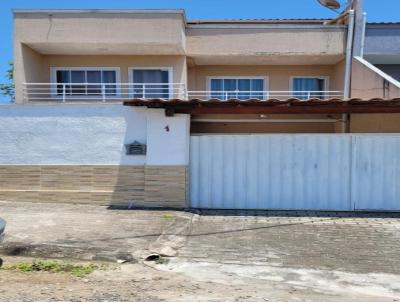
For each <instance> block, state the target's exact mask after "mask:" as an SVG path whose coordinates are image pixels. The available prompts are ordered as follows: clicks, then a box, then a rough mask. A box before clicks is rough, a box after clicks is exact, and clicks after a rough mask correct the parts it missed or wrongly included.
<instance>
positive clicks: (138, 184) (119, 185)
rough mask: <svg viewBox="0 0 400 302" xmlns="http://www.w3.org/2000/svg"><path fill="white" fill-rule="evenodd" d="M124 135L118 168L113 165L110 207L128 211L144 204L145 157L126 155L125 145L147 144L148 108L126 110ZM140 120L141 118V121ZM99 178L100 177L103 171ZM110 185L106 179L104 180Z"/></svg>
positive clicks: (110, 175) (110, 173)
mask: <svg viewBox="0 0 400 302" xmlns="http://www.w3.org/2000/svg"><path fill="white" fill-rule="evenodd" d="M122 111H123V115H124V116H123V118H124V121H125V134H124V135H123V136H122V140H121V141H120V142H119V143H120V152H121V153H120V154H121V157H120V161H119V165H115V166H110V167H108V168H109V173H108V174H109V179H108V181H109V182H108V184H109V185H110V187H109V188H108V189H109V190H111V191H112V193H111V196H110V199H109V208H111V209H128V208H132V207H133V206H135V205H138V204H139V205H141V204H143V202H144V194H145V163H146V155H134V154H127V148H126V145H128V144H132V143H134V142H139V143H141V144H146V143H147V142H146V140H147V138H146V135H147V117H146V109H144V108H131V107H123V110H122ZM139 117H140V118H139ZM98 177H101V172H100V173H99V175H98ZM103 181H104V183H107V180H106V179H104V180H103Z"/></svg>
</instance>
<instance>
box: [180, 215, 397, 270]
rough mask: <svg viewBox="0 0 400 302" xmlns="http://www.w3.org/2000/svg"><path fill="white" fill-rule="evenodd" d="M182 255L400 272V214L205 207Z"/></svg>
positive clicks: (196, 258)
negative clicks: (206, 208) (229, 210)
mask: <svg viewBox="0 0 400 302" xmlns="http://www.w3.org/2000/svg"><path fill="white" fill-rule="evenodd" d="M222 214H224V215H222ZM257 214H258V215H259V216H253V215H257ZM328 215H329V216H328ZM179 257H181V258H190V259H191V260H194V261H207V262H215V263H231V264H242V265H243V264H248V265H249V264H260V265H271V266H275V267H290V268H305V269H326V270H338V271H346V272H352V273H391V274H400V214H398V213H397V214H395V213H394V214H384V213H382V214H379V213H376V214H362V213H354V214H346V213H336V214H332V213H330V214H329V213H310V212H304V213H302V212H280V213H279V212H270V213H268V212H245V211H239V212H225V213H221V212H218V211H203V212H202V215H199V216H197V219H194V220H193V226H192V232H191V234H190V235H189V236H188V237H187V240H186V244H185V246H184V247H183V248H182V249H180V250H179Z"/></svg>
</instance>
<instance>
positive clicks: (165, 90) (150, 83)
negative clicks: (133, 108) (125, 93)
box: [130, 68, 171, 99]
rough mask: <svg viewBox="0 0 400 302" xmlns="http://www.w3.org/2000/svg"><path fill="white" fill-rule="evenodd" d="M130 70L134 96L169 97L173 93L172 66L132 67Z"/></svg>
mask: <svg viewBox="0 0 400 302" xmlns="http://www.w3.org/2000/svg"><path fill="white" fill-rule="evenodd" d="M130 72H131V75H130V77H131V79H132V83H131V85H132V88H133V89H132V90H133V91H132V92H133V97H134V98H149V99H156V98H161V99H167V98H169V96H170V94H171V91H170V90H171V79H170V78H171V69H170V68H160V69H156V68H154V69H153V68H132V69H131V71H130Z"/></svg>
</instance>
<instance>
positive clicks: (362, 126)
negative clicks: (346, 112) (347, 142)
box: [350, 113, 400, 133]
mask: <svg viewBox="0 0 400 302" xmlns="http://www.w3.org/2000/svg"><path fill="white" fill-rule="evenodd" d="M350 132H351V133H400V114H399V113H384V114H383V113H381V114H378V113H375V114H352V115H351V118H350Z"/></svg>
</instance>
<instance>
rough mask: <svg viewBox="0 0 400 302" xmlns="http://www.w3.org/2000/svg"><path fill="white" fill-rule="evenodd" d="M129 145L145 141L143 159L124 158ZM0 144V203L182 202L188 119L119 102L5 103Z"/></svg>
mask: <svg viewBox="0 0 400 302" xmlns="http://www.w3.org/2000/svg"><path fill="white" fill-rule="evenodd" d="M167 130H168V131H167ZM135 140H137V141H139V142H143V143H146V144H147V150H148V151H147V154H146V155H126V153H125V152H126V151H125V144H127V143H132V142H133V141H135ZM0 146H1V149H0V200H19V201H41V202H73V203H98V204H105V205H121V204H123V205H127V204H133V205H140V206H141V205H145V206H172V207H185V206H186V203H187V186H186V183H187V179H186V178H187V172H186V171H187V165H188V154H189V116H188V115H183V114H182V115H176V116H174V117H165V116H164V112H163V111H162V110H147V109H144V108H131V107H123V106H121V105H61V104H55V105H36V106H27V105H23V106H21V105H4V106H0Z"/></svg>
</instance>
